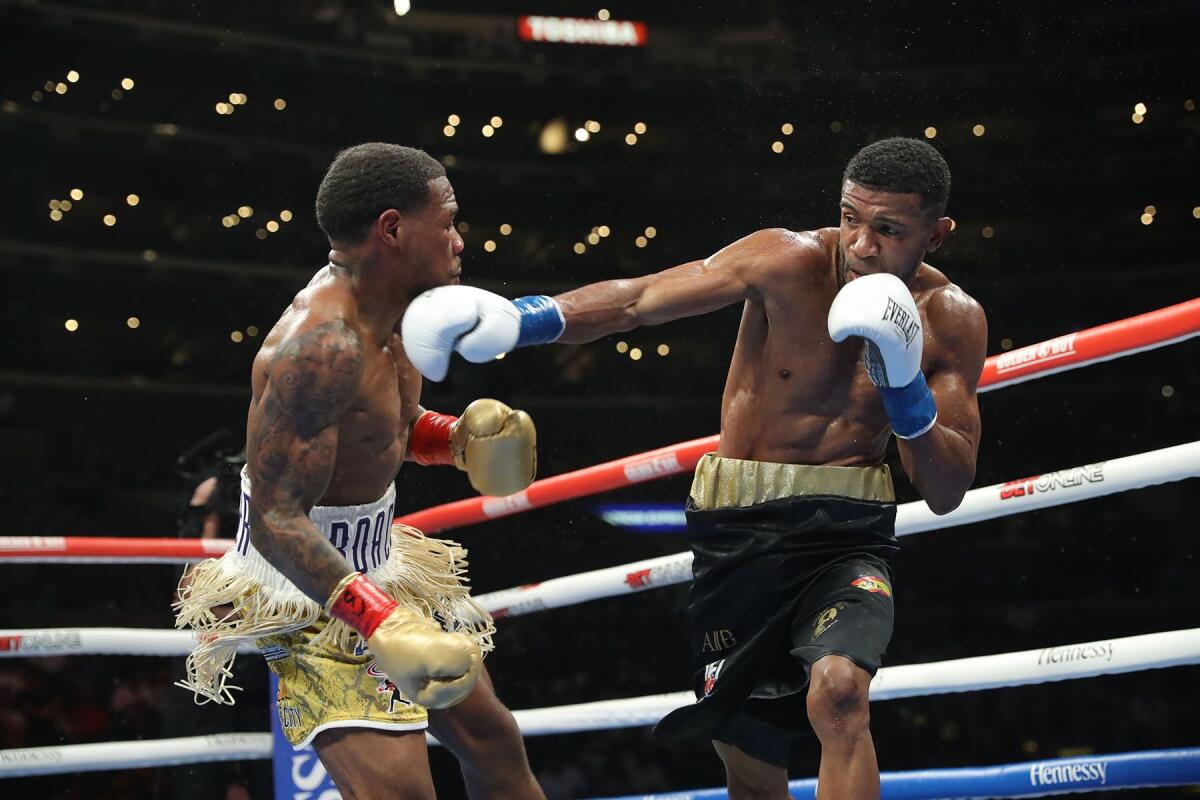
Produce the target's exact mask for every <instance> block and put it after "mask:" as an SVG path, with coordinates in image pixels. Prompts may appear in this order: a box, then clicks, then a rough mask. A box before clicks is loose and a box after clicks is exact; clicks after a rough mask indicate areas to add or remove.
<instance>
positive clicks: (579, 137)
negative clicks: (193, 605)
mask: <svg viewBox="0 0 1200 800" xmlns="http://www.w3.org/2000/svg"><path fill="white" fill-rule="evenodd" d="M590 138H592V135H591V134H590V133H588V130H587V128H576V129H575V141H577V142H586V141H587V140H588V139H590Z"/></svg>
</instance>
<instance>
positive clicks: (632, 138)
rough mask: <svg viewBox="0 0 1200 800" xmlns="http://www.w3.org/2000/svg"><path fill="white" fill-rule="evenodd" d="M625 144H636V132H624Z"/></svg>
mask: <svg viewBox="0 0 1200 800" xmlns="http://www.w3.org/2000/svg"><path fill="white" fill-rule="evenodd" d="M625 144H628V145H635V144H637V134H635V133H627V134H625Z"/></svg>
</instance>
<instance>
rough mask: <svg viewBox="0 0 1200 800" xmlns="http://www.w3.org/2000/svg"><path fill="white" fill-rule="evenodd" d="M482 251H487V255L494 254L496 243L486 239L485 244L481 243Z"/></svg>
mask: <svg viewBox="0 0 1200 800" xmlns="http://www.w3.org/2000/svg"><path fill="white" fill-rule="evenodd" d="M483 249H484V250H486V251H487V252H489V253H494V252H496V242H495V240H493V239H488V240H487V241H486V242H484V243H483Z"/></svg>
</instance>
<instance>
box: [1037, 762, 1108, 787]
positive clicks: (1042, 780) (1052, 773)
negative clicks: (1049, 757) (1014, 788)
mask: <svg viewBox="0 0 1200 800" xmlns="http://www.w3.org/2000/svg"><path fill="white" fill-rule="evenodd" d="M1097 781H1099V784H1100V785H1101V786H1103V785H1104V784H1106V783H1108V762H1107V761H1083V762H1080V763H1076V764H1045V763H1043V764H1034V765H1032V766H1031V767H1030V768H1029V785H1030V786H1057V785H1059V784H1063V783H1094V782H1097Z"/></svg>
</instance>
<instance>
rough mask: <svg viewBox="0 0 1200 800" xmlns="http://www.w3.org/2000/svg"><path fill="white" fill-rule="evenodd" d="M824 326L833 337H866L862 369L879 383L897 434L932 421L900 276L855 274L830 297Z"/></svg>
mask: <svg viewBox="0 0 1200 800" xmlns="http://www.w3.org/2000/svg"><path fill="white" fill-rule="evenodd" d="M828 326H829V335H830V336H831V337H832V338H833V340H834V341H835V342H840V341H843V340H844V339H845V338H846V337H848V336H861V337H862V338H864V339H866V340H867V346H866V348H865V350H864V351H863V362H864V363H865V364H866V367H867V375H869V376H870V378H871V381H872V382H873V383H874V384H875V385H876V386H878V387H879V393H880V395H881V396H882V398H883V406H884V408H885V409H886V410H887V413H888V417H890V418H891V420H892V430H893V431H894V432H895V434H896V435H897V436H899V437H900V438H902V439H911V438H913V437H916V436H920V435H921V434H923V433H925V432H926V431H928V430H929V429H930V428H932V427H933V424H934V422H936V421H937V406H936V404H935V403H934V400H933V395H932V394H931V393H930V391H929V387H928V385H926V383H925V376H924V375H923V374H922V373H921V348H922V346H923V341H922V336H923V333H924V332H923V330H922V326H921V315H920V314H919V313H918V312H917V304H916V302H915V301H914V300H913V297H912V293H911V292H909V291H908V287H907V286H905V285H904V281H902V280H900V279H899V278H897V277H896V276H895V275H889V274H887V273H877V274H874V275H863V276H862V277H860V278H855V279H854V280H852V281H850V282H849V283H847V284H846V285H845V286H843V287H842V290H841V291H840V292H838V293H837V297H835V298H834V299H833V305H832V306H831V307H830V309H829V320H828Z"/></svg>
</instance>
